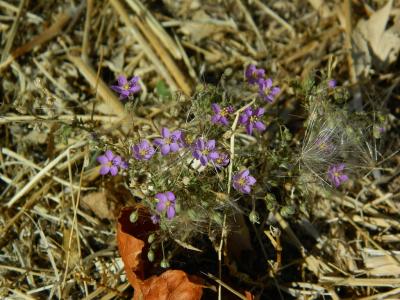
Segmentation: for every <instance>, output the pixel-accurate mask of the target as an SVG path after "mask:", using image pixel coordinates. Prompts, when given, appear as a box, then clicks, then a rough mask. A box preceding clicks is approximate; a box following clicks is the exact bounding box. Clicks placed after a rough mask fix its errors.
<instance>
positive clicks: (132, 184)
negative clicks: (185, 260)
mask: <svg viewBox="0 0 400 300" xmlns="http://www.w3.org/2000/svg"><path fill="white" fill-rule="evenodd" d="M265 73H266V72H265V70H264V69H261V68H257V67H256V66H255V65H250V66H248V67H247V68H246V70H245V73H244V80H243V82H242V85H243V88H244V90H247V91H248V93H249V94H250V96H249V97H245V98H244V99H243V98H238V97H233V96H229V95H228V94H227V91H224V90H221V88H218V87H217V88H207V87H206V88H204V87H203V88H201V89H199V90H198V92H197V94H196V95H195V96H194V97H193V99H191V100H190V104H189V105H190V109H189V112H188V114H187V117H186V120H185V121H184V120H183V118H182V120H180V122H179V124H180V126H178V127H177V128H176V127H174V126H170V127H169V128H167V127H165V126H161V130H160V132H159V133H157V132H152V133H150V134H148V135H147V136H142V135H141V134H140V133H139V132H137V134H135V136H134V137H133V138H131V139H129V140H130V141H131V143H128V144H127V145H124V146H123V147H115V146H114V145H104V146H103V147H102V149H103V150H104V151H105V153H104V154H103V155H101V156H99V157H98V159H97V160H98V162H99V163H100V164H101V168H100V174H101V175H107V174H110V175H111V176H115V175H117V173H118V171H119V172H120V173H123V174H125V175H127V181H128V185H129V188H130V189H131V190H132V191H133V194H135V195H139V198H140V200H139V201H140V202H141V203H142V204H143V205H144V206H145V207H146V209H147V210H148V212H149V214H150V215H151V220H152V222H153V223H154V224H158V225H159V228H160V230H159V231H158V232H156V233H155V236H157V238H154V235H152V238H151V241H150V243H151V244H152V247H150V250H149V253H148V257H149V259H150V260H153V259H154V250H155V249H156V248H157V247H158V245H161V246H162V250H163V251H162V252H163V260H162V261H163V265H168V264H167V263H166V262H167V261H168V259H167V258H166V256H167V257H170V256H171V255H172V254H171V253H169V254H168V255H165V253H164V243H165V242H167V241H171V240H175V241H178V243H179V244H180V245H182V244H186V245H187V244H188V243H189V242H190V241H191V240H192V238H193V237H194V236H195V233H199V232H200V233H207V234H208V236H209V237H210V238H211V239H212V240H213V239H215V238H216V237H217V236H219V234H220V231H221V230H222V227H223V226H229V224H230V223H231V218H229V217H230V216H233V215H235V214H238V213H239V214H241V213H247V214H248V216H249V219H250V221H251V222H253V223H256V222H258V221H259V219H260V216H261V217H262V218H266V214H267V211H276V210H279V211H280V212H281V214H282V215H284V216H290V215H293V214H294V213H295V212H296V211H298V210H299V208H300V210H301V209H302V208H301V207H302V205H304V203H305V201H304V193H305V192H307V190H308V189H309V188H310V187H311V186H312V185H313V184H317V185H320V184H321V183H323V184H325V186H326V187H331V188H340V187H341V186H342V185H344V184H346V183H347V182H348V181H349V179H350V178H351V175H352V176H353V175H354V176H355V175H356V174H357V166H358V167H360V166H361V167H366V164H365V160H364V162H361V161H360V158H361V157H362V156H364V157H365V155H360V153H361V152H362V153H364V154H365V151H364V148H363V142H364V141H365V137H366V132H365V131H368V130H369V129H370V128H371V126H369V127H368V126H367V127H365V126H364V127H359V128H364V129H365V128H366V130H357V129H356V128H354V126H353V125H354V122H355V119H357V120H358V122H359V123H360V124H365V122H366V121H367V119H368V118H365V117H364V118H355V117H354V116H353V114H352V113H350V112H349V111H348V109H347V108H346V107H345V106H344V105H338V104H336V103H334V102H335V101H334V99H336V98H340V100H343V101H344V102H345V99H344V98H345V97H344V96H343V95H345V94H344V93H343V90H342V89H341V88H338V87H336V81H334V80H323V81H322V82H321V83H320V84H315V83H314V82H312V83H311V84H310V82H308V83H306V84H305V85H304V86H303V87H302V88H301V89H300V92H301V93H302V95H303V96H304V99H305V108H306V113H307V115H308V116H307V118H306V121H305V122H304V127H305V135H304V137H303V138H302V139H301V138H300V139H296V137H294V136H293V135H292V134H291V133H290V131H289V129H288V128H287V127H285V126H284V125H283V124H282V122H281V120H280V119H279V109H278V105H279V103H277V101H276V99H277V97H278V95H279V94H280V93H281V89H280V88H279V87H278V86H274V85H273V82H272V79H271V78H266V77H265ZM118 83H119V84H118V86H113V89H114V90H115V91H117V92H118V93H120V97H121V99H123V98H127V97H129V98H131V96H132V95H133V94H135V93H137V92H138V91H140V87H139V86H138V85H137V84H138V78H137V77H134V78H133V79H131V80H130V81H128V80H127V79H126V78H125V77H123V76H120V77H119V78H118ZM335 97H336V98H335ZM171 100H172V99H171ZM343 101H342V102H343ZM182 105H183V106H184V104H182ZM111 148H112V149H113V150H114V152H116V153H118V155H115V154H114V153H113V152H112V150H111ZM363 151H364V152H363ZM367 156H368V155H367ZM368 158H370V157H368ZM367 160H368V159H367ZM359 169H360V168H359ZM350 170H351V172H352V173H351V174H350ZM231 187H233V189H234V190H235V192H232V191H231ZM257 200H263V202H264V203H265V208H266V210H265V209H261V208H259V206H257V205H256V201H257ZM135 219H137V218H135V216H133V218H132V220H135Z"/></svg>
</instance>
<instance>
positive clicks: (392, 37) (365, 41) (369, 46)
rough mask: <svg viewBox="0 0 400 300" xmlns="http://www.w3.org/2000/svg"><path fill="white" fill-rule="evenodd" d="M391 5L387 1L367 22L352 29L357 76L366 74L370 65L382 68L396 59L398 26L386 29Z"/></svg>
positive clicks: (364, 21) (398, 47)
mask: <svg viewBox="0 0 400 300" xmlns="http://www.w3.org/2000/svg"><path fill="white" fill-rule="evenodd" d="M392 3H393V0H389V1H388V2H387V4H386V5H385V6H384V7H383V8H381V9H380V10H378V11H376V12H375V13H373V14H372V15H371V17H370V18H369V19H368V20H360V21H359V22H358V23H357V26H356V28H355V29H354V32H353V34H352V40H353V45H354V47H353V56H354V60H355V68H356V73H357V75H360V74H362V73H363V72H368V71H369V68H370V67H371V65H372V64H374V65H375V67H377V68H382V67H385V66H386V65H388V64H391V63H392V62H394V61H395V60H396V59H397V56H398V53H399V51H400V30H399V28H398V26H392V27H391V28H389V29H386V25H387V22H388V20H389V16H390V11H391V9H392ZM374 58H375V60H374Z"/></svg>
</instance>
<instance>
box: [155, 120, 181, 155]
mask: <svg viewBox="0 0 400 300" xmlns="http://www.w3.org/2000/svg"><path fill="white" fill-rule="evenodd" d="M161 136H162V138H156V139H154V144H155V145H156V146H159V147H161V154H162V155H167V154H168V153H169V152H177V151H178V150H179V149H180V148H181V147H182V132H181V131H180V130H175V131H173V132H172V133H171V132H170V131H169V130H168V129H167V128H165V127H163V128H162V129H161Z"/></svg>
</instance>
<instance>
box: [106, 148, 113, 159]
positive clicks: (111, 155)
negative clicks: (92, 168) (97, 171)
mask: <svg viewBox="0 0 400 300" xmlns="http://www.w3.org/2000/svg"><path fill="white" fill-rule="evenodd" d="M105 156H106V157H107V158H108V161H112V159H113V158H114V154H113V152H112V151H111V150H107V151H106V153H105Z"/></svg>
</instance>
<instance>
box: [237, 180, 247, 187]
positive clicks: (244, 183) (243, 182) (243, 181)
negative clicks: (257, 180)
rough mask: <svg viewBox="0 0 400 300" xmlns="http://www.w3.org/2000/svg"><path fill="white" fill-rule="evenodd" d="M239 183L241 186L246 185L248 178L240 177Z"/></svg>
mask: <svg viewBox="0 0 400 300" xmlns="http://www.w3.org/2000/svg"><path fill="white" fill-rule="evenodd" d="M237 183H238V185H240V186H244V185H246V179H245V178H240V179H239V180H238V181H237Z"/></svg>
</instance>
